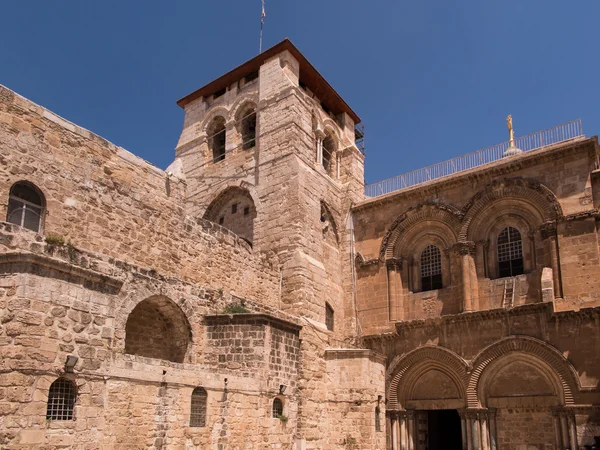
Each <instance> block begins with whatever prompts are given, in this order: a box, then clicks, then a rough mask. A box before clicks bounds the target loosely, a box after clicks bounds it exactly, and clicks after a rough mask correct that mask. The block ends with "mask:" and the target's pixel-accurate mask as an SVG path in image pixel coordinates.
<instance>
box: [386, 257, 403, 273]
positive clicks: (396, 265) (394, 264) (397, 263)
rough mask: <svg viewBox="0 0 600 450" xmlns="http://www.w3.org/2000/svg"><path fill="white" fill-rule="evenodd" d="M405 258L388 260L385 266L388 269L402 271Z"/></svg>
mask: <svg viewBox="0 0 600 450" xmlns="http://www.w3.org/2000/svg"><path fill="white" fill-rule="evenodd" d="M403 261H404V258H403V257H402V256H398V257H394V258H388V259H386V260H385V265H386V266H387V268H388V269H395V270H402V263H403Z"/></svg>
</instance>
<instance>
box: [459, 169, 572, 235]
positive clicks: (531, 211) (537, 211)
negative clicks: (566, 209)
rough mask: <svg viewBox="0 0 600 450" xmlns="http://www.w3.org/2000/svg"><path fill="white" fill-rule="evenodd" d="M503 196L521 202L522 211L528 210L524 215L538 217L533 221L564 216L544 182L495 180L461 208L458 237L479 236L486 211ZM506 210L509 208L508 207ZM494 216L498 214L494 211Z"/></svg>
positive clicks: (508, 179)
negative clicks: (461, 215)
mask: <svg viewBox="0 0 600 450" xmlns="http://www.w3.org/2000/svg"><path fill="white" fill-rule="evenodd" d="M506 199H509V200H511V201H512V202H514V203H520V204H521V205H522V206H521V208H522V210H523V211H528V214H526V215H528V216H530V217H536V216H537V217H539V219H537V220H536V219H533V221H535V222H538V221H540V222H542V223H544V222H551V221H555V220H557V219H559V218H561V217H562V216H563V212H562V207H561V206H560V203H559V202H558V199H557V198H556V196H555V195H554V193H553V192H552V191H551V190H550V189H548V188H547V187H546V186H544V185H543V184H541V183H539V182H537V181H531V180H525V179H523V178H506V179H503V180H495V181H493V182H492V183H490V184H488V185H487V186H485V187H484V188H483V189H482V190H480V191H479V192H478V193H477V194H475V195H474V196H473V197H472V198H471V199H470V200H469V201H468V202H467V203H466V204H465V206H464V207H463V208H462V211H461V213H462V214H463V215H464V218H463V220H462V225H461V228H460V232H459V235H458V238H459V240H460V241H467V240H469V239H470V238H471V240H473V239H472V236H476V235H480V234H481V231H479V230H480V229H481V227H482V226H484V224H485V221H486V217H487V216H488V215H489V213H488V214H485V212H486V211H487V212H490V211H493V210H494V209H496V208H497V206H498V205H499V203H497V202H498V201H501V200H506ZM494 204H495V205H496V208H494ZM507 211H510V208H509V209H508V210H507ZM491 214H493V213H491ZM494 215H495V216H497V215H498V213H497V211H496V212H495V214H494Z"/></svg>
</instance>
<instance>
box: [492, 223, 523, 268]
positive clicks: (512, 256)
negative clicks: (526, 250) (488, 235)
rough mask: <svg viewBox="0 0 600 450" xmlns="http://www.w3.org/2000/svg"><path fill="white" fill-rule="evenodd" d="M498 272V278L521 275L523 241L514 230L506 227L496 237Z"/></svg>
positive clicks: (517, 231) (519, 234)
mask: <svg viewBox="0 0 600 450" xmlns="http://www.w3.org/2000/svg"><path fill="white" fill-rule="evenodd" d="M498 272H499V273H498V275H499V277H500V278H503V277H514V276H515V275H521V274H522V273H523V241H522V240H521V233H520V232H519V230H517V229H516V228H513V227H506V228H505V229H504V230H502V231H501V232H500V234H499V235H498Z"/></svg>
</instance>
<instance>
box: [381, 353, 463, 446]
mask: <svg viewBox="0 0 600 450" xmlns="http://www.w3.org/2000/svg"><path fill="white" fill-rule="evenodd" d="M393 365H394V366H395V367H394V368H393V369H392V370H393V376H392V377H391V381H390V385H389V391H388V398H389V400H390V401H389V406H388V438H389V443H390V445H389V447H390V448H391V449H393V450H409V449H410V450H442V449H443V450H461V449H462V448H463V442H464V440H465V436H463V434H464V429H463V428H464V427H463V423H462V420H461V416H460V415H459V411H462V409H463V408H465V406H466V395H465V392H466V386H465V379H466V363H465V362H464V361H463V360H462V359H461V358H460V357H459V356H458V355H456V354H454V353H453V352H451V351H449V350H447V349H443V348H441V347H433V346H431V347H423V348H421V349H418V350H415V351H413V352H410V353H409V354H407V355H406V356H405V357H403V358H402V359H401V360H400V361H399V362H398V363H396V364H393Z"/></svg>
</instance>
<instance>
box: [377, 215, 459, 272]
mask: <svg viewBox="0 0 600 450" xmlns="http://www.w3.org/2000/svg"><path fill="white" fill-rule="evenodd" d="M461 217H462V216H461V213H460V211H459V210H458V209H457V208H455V207H454V206H451V205H445V204H441V203H420V204H418V205H416V206H414V207H411V208H409V209H407V210H406V212H404V213H403V214H402V215H400V216H399V217H398V218H397V219H396V220H394V222H393V223H392V224H391V225H390V227H389V228H388V231H387V232H386V233H385V235H384V237H383V240H382V241H381V247H380V250H379V259H380V260H381V261H385V260H388V259H391V258H393V257H394V251H395V250H394V249H395V248H396V244H397V242H398V241H399V240H401V237H402V235H403V233H404V232H405V231H406V230H408V229H409V228H411V227H412V226H413V225H415V224H416V223H418V222H421V221H426V220H430V221H436V222H439V223H442V224H444V225H445V227H446V228H447V229H448V230H450V232H451V234H450V236H455V235H456V232H457V230H458V229H459V228H460V220H461ZM455 239H456V238H455V237H454V240H455Z"/></svg>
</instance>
